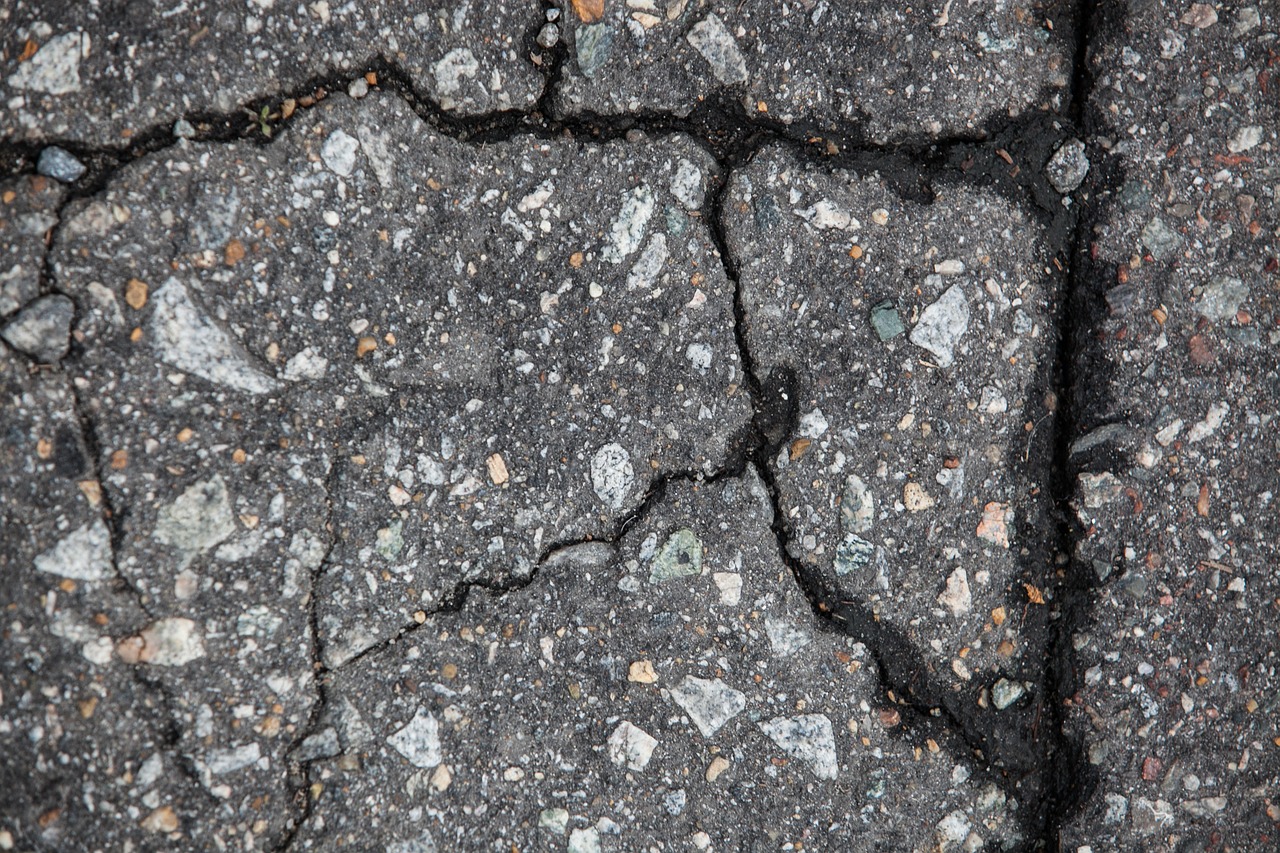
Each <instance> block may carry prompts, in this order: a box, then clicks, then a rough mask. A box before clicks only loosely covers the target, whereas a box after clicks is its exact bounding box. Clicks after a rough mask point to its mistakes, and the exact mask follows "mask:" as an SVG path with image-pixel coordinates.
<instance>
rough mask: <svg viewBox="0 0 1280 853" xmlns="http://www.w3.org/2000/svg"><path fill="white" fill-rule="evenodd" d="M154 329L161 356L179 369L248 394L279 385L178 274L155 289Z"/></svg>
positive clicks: (154, 337)
mask: <svg viewBox="0 0 1280 853" xmlns="http://www.w3.org/2000/svg"><path fill="white" fill-rule="evenodd" d="M151 332H152V335H151V337H152V339H153V341H154V346H155V347H156V349H157V350H158V351H159V355H160V359H161V360H162V361H164V362H165V363H166V364H171V365H173V366H174V367H176V368H178V369H179V370H182V371H185V372H187V373H192V374H194V375H196V376H199V377H200V378H202V379H207V380H209V381H210V382H213V383H214V384H217V385H225V386H226V387H228V388H233V389H235V390H237V391H244V392H246V393H249V394H267V393H270V392H272V391H275V390H276V389H277V388H278V387H279V385H280V383H278V382H277V381H276V380H275V379H272V378H271V377H269V376H267V375H266V374H264V373H262V372H261V371H259V370H258V369H257V368H255V367H254V366H253V365H252V364H251V363H250V362H249V359H248V356H247V355H246V354H245V353H244V351H243V349H242V348H241V346H240V345H239V344H238V343H237V342H236V341H235V340H234V339H232V337H231V335H229V334H227V332H226V331H224V330H223V329H222V328H221V327H219V326H218V325H216V324H215V323H214V322H213V320H211V319H210V318H209V317H208V316H206V315H205V314H204V312H203V311H201V310H200V309H199V308H198V307H197V306H196V304H195V302H194V301H193V300H192V299H191V294H190V293H188V292H187V287H186V285H184V284H183V283H182V282H180V281H178V279H176V278H170V279H168V280H167V281H165V283H164V284H163V285H161V286H160V289H159V290H157V291H156V293H155V312H154V313H153V314H152V315H151Z"/></svg>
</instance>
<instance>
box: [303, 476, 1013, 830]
mask: <svg viewBox="0 0 1280 853" xmlns="http://www.w3.org/2000/svg"><path fill="white" fill-rule="evenodd" d="M772 515H773V510H772V507H771V505H770V502H769V496H768V493H767V491H766V488H765V485H764V483H763V482H762V481H761V479H760V477H759V476H758V475H757V474H756V473H755V472H754V470H753V469H750V468H748V469H747V471H746V473H745V474H744V475H743V476H742V477H741V478H733V479H725V480H722V481H719V482H716V483H701V484H699V483H697V482H685V481H677V482H674V483H672V484H671V485H670V486H669V487H668V488H667V491H666V493H665V495H664V497H663V498H662V499H661V500H660V501H659V502H658V503H656V504H655V505H654V506H653V507H652V509H651V511H650V512H649V513H647V514H646V516H645V518H644V519H643V520H642V521H640V522H639V523H637V524H636V526H634V527H632V528H631V529H630V530H628V531H627V533H626V534H625V535H624V536H623V538H622V539H621V541H619V542H618V543H617V544H616V545H614V544H608V543H604V542H585V543H581V544H574V545H569V546H567V547H565V548H564V549H562V550H559V551H556V552H554V553H553V554H552V555H551V556H550V558H549V559H548V560H547V561H546V562H545V563H544V564H542V565H541V566H540V568H539V570H538V572H537V575H536V576H535V577H534V578H532V580H531V581H530V582H529V584H528V585H527V586H524V587H522V588H520V589H517V590H512V591H509V592H506V593H503V594H501V595H491V594H490V593H488V592H486V591H483V590H477V591H475V592H473V593H472V594H471V595H470V596H469V597H468V598H467V600H466V602H465V604H464V605H463V606H462V608H461V609H460V610H459V611H458V612H456V613H440V614H436V615H433V616H431V617H429V618H428V619H427V620H426V621H425V623H424V624H423V625H422V626H421V627H419V628H417V629H415V630H413V631H412V632H410V633H406V634H405V635H403V636H402V637H401V638H400V639H399V641H398V642H396V643H395V644H394V645H390V646H386V647H383V648H380V649H378V650H376V651H374V652H371V653H370V654H368V655H366V656H364V657H362V658H360V659H359V660H358V661H355V662H353V663H351V664H349V665H348V666H346V667H344V668H342V669H341V670H340V671H338V672H337V673H335V674H333V675H332V676H331V683H330V684H329V686H328V687H327V689H326V695H327V696H328V702H327V704H326V707H325V710H324V712H323V713H322V714H321V715H320V718H319V719H318V721H317V727H318V730H320V731H328V730H332V731H334V732H335V733H336V737H337V741H338V743H339V745H340V749H341V752H340V753H338V754H333V755H329V756H326V757H323V758H318V759H316V760H315V761H314V762H313V763H312V764H311V765H310V778H311V779H312V780H313V783H314V786H315V787H314V789H313V790H314V792H316V793H318V799H317V800H316V802H315V805H314V809H313V812H312V814H311V817H310V819H309V820H308V821H307V823H305V824H304V825H303V827H302V829H301V830H300V832H299V835H298V838H297V840H296V843H295V847H296V848H297V849H302V850H311V849H329V848H330V847H332V846H334V845H341V844H349V843H357V844H363V845H375V846H379V847H386V848H387V849H393V848H394V847H395V845H396V844H409V843H413V842H417V843H427V842H425V841H424V839H430V843H431V844H434V845H435V849H448V848H453V849H461V848H467V849H479V848H484V849H488V848H491V847H493V848H496V847H502V848H503V849H507V848H509V847H510V846H512V845H515V846H518V847H520V848H521V849H525V848H528V847H537V846H540V845H545V844H551V845H555V846H557V847H559V846H563V845H564V844H565V843H566V839H567V838H568V839H570V840H568V844H569V849H574V845H575V843H576V844H577V845H578V848H577V849H601V850H605V849H609V850H632V849H639V848H644V847H647V846H649V845H664V846H667V847H678V846H683V845H685V844H689V843H694V844H697V843H698V841H699V839H700V838H701V839H705V840H706V841H707V842H708V843H709V844H710V845H711V846H713V847H714V848H715V849H743V848H744V847H746V848H749V847H750V846H751V845H752V844H753V843H755V842H756V841H758V840H759V839H760V838H764V837H769V838H772V839H774V843H776V844H786V843H788V842H794V841H796V840H798V839H803V838H806V837H814V835H815V834H816V833H821V835H822V836H823V837H824V838H825V839H827V841H828V842H829V843H831V844H834V845H837V846H841V847H846V848H848V849H877V848H880V849H885V848H892V849H927V848H929V847H930V846H931V845H932V844H933V843H934V842H935V840H936V838H937V836H938V835H939V833H940V832H942V831H944V829H945V827H946V826H949V825H950V824H953V823H957V822H962V823H963V824H964V825H965V826H966V827H967V828H966V831H965V833H964V834H962V835H961V836H960V837H961V840H962V841H963V840H965V839H967V838H969V837H970V833H972V834H973V836H974V837H975V838H977V839H984V838H990V839H992V840H998V842H999V843H1016V841H1017V839H1019V838H1020V837H1021V832H1022V828H1021V826H1020V823H1019V820H1020V812H1019V803H1018V801H1017V799H1016V798H1015V797H1011V796H1009V795H1008V794H1007V793H1006V792H1005V790H1004V789H1003V788H1002V787H1000V786H999V785H998V784H997V783H996V780H994V779H992V778H991V777H990V776H988V775H987V774H986V773H985V772H984V771H982V770H981V769H980V768H979V767H978V766H977V764H976V763H975V762H974V761H973V760H972V759H971V758H970V757H969V753H968V750H967V749H966V747H965V745H964V744H963V742H962V741H960V740H959V739H958V738H957V737H955V736H954V734H952V733H950V732H949V731H947V730H946V729H945V728H943V727H941V726H938V725H936V724H933V723H930V722H928V721H927V720H918V719H917V720H916V722H917V723H918V725H917V724H913V726H912V727H911V728H909V729H906V728H905V725H904V721H903V717H904V714H905V715H910V712H909V711H906V710H905V709H904V710H903V711H899V708H898V706H897V705H895V704H894V703H893V702H892V701H890V700H888V699H886V698H885V696H884V695H883V693H882V691H881V690H880V688H879V686H878V685H877V683H876V681H877V679H876V674H875V666H874V662H873V660H872V659H871V657H870V655H869V652H868V650H867V648H866V647H865V646H863V645H862V644H860V643H858V642H855V641H854V640H853V639H852V638H850V637H848V636H845V635H842V634H840V633H837V632H832V631H827V630H824V629H823V627H822V625H821V622H820V621H819V620H818V618H817V617H816V616H815V615H814V613H813V612H812V610H811V609H810V607H809V605H808V602H807V601H806V600H805V598H804V596H803V595H802V594H801V592H800V589H799V587H798V586H797V585H796V584H795V582H794V580H793V578H792V577H791V573H790V571H789V570H788V569H787V568H786V566H785V565H784V564H783V563H782V561H781V560H780V559H779V557H778V553H777V547H776V540H775V539H774V537H773V534H772V532H771V530H770V523H771V520H772ZM676 534H680V535H682V537H683V538H684V539H686V540H687V541H688V542H689V543H690V547H696V548H697V549H698V551H699V554H700V560H701V563H700V569H699V571H698V572H696V573H693V574H689V575H683V576H680V577H677V578H669V579H666V580H654V579H652V578H651V575H650V567H651V566H652V564H653V563H654V561H655V560H657V559H659V555H660V553H661V551H662V547H663V543H664V542H666V541H668V540H669V539H670V537H672V536H673V535H676ZM774 624H776V625H778V626H785V627H786V629H787V630H788V631H790V632H791V633H793V634H794V635H795V638H794V639H792V640H790V641H789V642H788V643H786V644H782V645H779V643H778V642H777V639H776V633H777V631H776V630H775V629H774V628H772V627H770V626H771V625H774ZM797 648H803V649H804V653H803V654H798V653H795V649H797ZM902 815H910V818H909V819H908V820H902V819H900V818H901V816H902ZM948 821H949V822H950V823H948ZM573 838H576V839H577V841H576V842H575V841H573V840H571V839H573ZM970 843H975V842H973V841H971V842H970ZM976 843H979V844H980V843H981V841H977V842H976ZM597 844H598V845H599V846H598V847H596V846H595V845H597ZM704 846H705V845H704Z"/></svg>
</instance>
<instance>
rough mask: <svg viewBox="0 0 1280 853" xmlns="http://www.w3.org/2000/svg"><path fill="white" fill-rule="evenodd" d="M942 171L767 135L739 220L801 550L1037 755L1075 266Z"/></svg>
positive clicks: (758, 356) (1015, 215)
mask: <svg viewBox="0 0 1280 853" xmlns="http://www.w3.org/2000/svg"><path fill="white" fill-rule="evenodd" d="M935 189H936V192H937V198H936V199H935V200H934V201H933V203H932V204H923V203H919V202H914V201H910V200H907V199H904V198H902V197H899V196H898V195H896V194H895V193H894V191H893V190H892V189H890V188H889V187H888V186H886V185H885V183H884V182H883V181H881V180H880V179H879V177H878V176H877V175H874V174H871V175H865V176H858V175H854V174H851V173H847V172H839V171H836V172H832V171H829V170H827V169H825V168H823V167H820V166H815V165H807V164H805V163H803V162H801V161H798V160H797V159H795V158H794V157H793V156H791V155H790V154H788V153H786V152H784V151H783V150H780V149H766V150H765V151H763V152H761V153H760V154H759V155H758V156H757V157H756V158H755V160H754V161H753V162H752V163H751V164H750V165H749V167H748V168H746V169H744V170H742V171H740V172H737V173H735V174H734V176H733V179H732V183H731V186H730V188H729V195H728V197H727V199H726V203H725V209H726V212H727V222H726V230H727V234H728V239H729V246H730V251H731V253H732V255H733V258H734V260H735V262H736V264H737V265H738V269H739V275H740V277H741V282H742V302H743V309H744V314H745V329H746V340H747V343H748V347H749V349H750V351H751V352H752V354H753V357H754V359H755V364H756V372H757V373H758V374H759V376H760V377H761V381H762V383H763V385H764V386H765V393H766V394H767V395H775V396H776V395H779V394H784V393H785V395H786V398H785V399H786V405H788V406H790V407H792V417H793V423H792V424H791V425H790V432H788V433H786V434H785V435H780V436H778V437H779V438H781V439H783V441H782V444H781V447H780V449H779V451H778V453H777V455H776V456H775V458H774V459H773V460H772V461H771V464H772V468H773V471H774V473H775V477H776V479H777V483H778V488H779V493H780V495H779V497H780V501H781V509H782V512H783V516H784V525H785V527H786V529H787V530H788V532H789V548H790V551H791V556H792V557H794V558H795V559H797V560H799V561H801V563H802V564H803V565H804V566H805V567H806V570H807V571H810V572H814V573H816V574H817V575H818V576H819V577H820V578H821V580H822V583H823V585H824V586H825V587H826V588H827V589H828V590H830V591H834V592H835V593H836V594H838V595H839V596H843V597H846V598H851V599H854V600H856V601H858V602H859V603H861V604H862V605H864V606H865V607H866V608H868V609H869V610H870V611H871V612H873V613H874V614H876V615H877V617H878V619H880V620H881V621H883V622H884V623H885V624H886V625H888V626H889V628H890V630H891V631H893V632H896V633H897V634H899V635H900V636H901V637H902V638H903V639H905V640H906V642H907V643H908V644H909V646H910V647H911V648H912V649H913V653H912V656H913V657H914V658H918V659H923V660H925V661H927V664H928V666H927V669H928V673H927V682H928V683H926V682H919V683H916V684H915V687H914V689H915V690H917V691H919V696H920V698H921V699H923V700H924V701H926V702H929V703H930V704H934V703H936V702H938V701H940V699H939V698H937V696H938V694H939V691H938V690H937V689H936V687H937V686H939V685H942V686H945V689H944V690H942V691H941V695H942V696H945V697H947V698H946V699H945V701H946V702H947V703H948V704H949V705H950V706H951V707H954V708H956V709H958V713H960V714H961V715H963V716H969V715H972V714H986V715H991V714H995V715H998V716H997V717H996V718H993V719H991V720H990V722H989V723H988V726H989V727H991V728H992V730H993V731H992V735H993V737H996V738H997V739H1006V738H1007V739H1008V740H1009V743H1008V744H1007V745H1001V744H999V743H995V742H993V743H989V744H986V745H985V746H984V748H985V749H986V750H987V751H988V754H989V755H991V756H993V757H994V758H995V760H997V762H1001V761H1005V760H1009V761H1012V762H1014V763H1015V764H1021V763H1023V762H1027V761H1029V760H1031V755H1032V753H1033V752H1034V751H1033V750H1028V749H1026V748H1025V745H1024V744H1023V743H1022V739H1023V738H1026V737H1029V736H1030V732H1031V727H1030V725H1029V723H1030V720H1031V719H1032V717H1033V716H1034V715H1035V714H1036V713H1038V709H1039V707H1040V705H1041V703H1042V702H1043V701H1044V695H1043V692H1042V685H1041V684H1040V678H1041V675H1042V673H1041V667H1042V643H1043V634H1042V628H1043V625H1044V621H1045V610H1046V607H1045V600H1044V599H1043V598H1042V597H1041V596H1043V595H1044V594H1045V593H1044V587H1045V586H1046V583H1045V580H1044V578H1045V577H1046V575H1047V569H1048V566H1047V565H1046V556H1047V555H1046V548H1047V546H1048V544H1049V543H1047V542H1046V539H1045V536H1044V529H1045V525H1044V512H1043V511H1044V504H1045V497H1044V495H1043V490H1044V487H1045V485H1046V483H1045V482H1044V480H1043V479H1042V478H1043V471H1044V469H1043V467H1041V466H1042V464H1043V463H1042V461H1041V460H1043V455H1044V450H1045V449H1046V446H1045V442H1046V440H1047V436H1048V434H1049V431H1048V430H1047V429H1046V430H1045V431H1044V432H1043V433H1042V434H1041V436H1040V441H1039V443H1038V444H1037V436H1036V435H1035V434H1034V430H1035V425H1036V424H1037V423H1043V422H1044V420H1045V419H1046V418H1048V417H1049V416H1050V412H1049V411H1048V410H1047V408H1046V405H1047V403H1046V400H1045V398H1044V393H1043V387H1044V378H1045V373H1046V371H1047V369H1048V367H1049V363H1050V362H1051V361H1052V357H1051V354H1052V349H1053V346H1054V340H1053V334H1052V327H1051V323H1052V321H1053V314H1054V310H1055V309H1054V302H1055V299H1056V288H1057V285H1058V277H1057V276H1054V275H1052V274H1050V272H1049V270H1050V269H1051V268H1050V267H1049V259H1048V258H1047V257H1046V247H1045V245H1044V242H1043V240H1042V231H1041V229H1040V227H1039V226H1038V225H1037V224H1036V223H1035V221H1034V220H1032V219H1031V218H1029V217H1028V215H1027V214H1026V213H1025V212H1024V211H1022V210H1021V209H1019V208H1018V207H1017V206H1016V205H1013V204H1011V203H1009V202H1008V201H1005V200H1003V199H1001V198H999V197H998V196H995V195H994V194H992V193H989V192H985V191H980V190H973V189H970V188H966V187H961V186H952V185H945V186H939V187H936V188H935ZM1028 584H1030V587H1028ZM1002 679H1003V680H1004V681H1005V684H1002V685H1000V687H999V688H996V684H997V682H999V681H1001V680H1002ZM913 680H914V679H913ZM930 683H931V684H932V685H933V686H934V688H935V689H931V688H930V686H929V685H930ZM993 689H998V691H999V696H995V697H993V695H992V690H993ZM997 699H998V701H996V700H997ZM1006 700H1007V701H1006Z"/></svg>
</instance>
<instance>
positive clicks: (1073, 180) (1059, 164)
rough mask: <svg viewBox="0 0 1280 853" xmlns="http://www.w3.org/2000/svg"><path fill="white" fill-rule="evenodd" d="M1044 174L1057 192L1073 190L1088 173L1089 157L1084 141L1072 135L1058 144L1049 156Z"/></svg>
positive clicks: (1065, 192)
mask: <svg viewBox="0 0 1280 853" xmlns="http://www.w3.org/2000/svg"><path fill="white" fill-rule="evenodd" d="M1045 174H1046V175H1047V176H1048V178H1049V183H1050V184H1052V185H1053V188H1054V189H1055V190H1057V191H1058V192H1060V193H1062V194H1063V195H1066V194H1067V193H1070V192H1074V191H1075V190H1076V188H1077V187H1079V186H1080V185H1081V184H1082V183H1084V179H1085V176H1086V175H1088V174H1089V158H1088V156H1087V155H1086V154H1085V146H1084V143H1083V142H1081V141H1080V140H1079V139H1076V138H1074V137H1072V138H1071V139H1068V140H1067V141H1066V142H1064V143H1062V144H1061V145H1059V146H1058V150H1057V151H1054V152H1053V156H1052V157H1050V158H1049V165H1048V166H1046V167H1045Z"/></svg>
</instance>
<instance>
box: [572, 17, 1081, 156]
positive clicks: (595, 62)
mask: <svg viewBox="0 0 1280 853" xmlns="http://www.w3.org/2000/svg"><path fill="white" fill-rule="evenodd" d="M601 6H603V15H602V16H599V17H597V16H596V15H595V14H593V13H592V11H593V7H597V8H598V7H601ZM573 8H575V9H577V10H579V13H578V14H573V13H568V14H566V15H565V16H564V21H565V39H566V42H567V46H568V54H569V58H568V60H567V61H566V63H565V65H564V71H563V77H562V80H561V84H560V86H559V87H558V88H557V89H556V91H555V92H554V93H553V95H554V104H555V107H556V109H557V110H558V111H559V112H560V113H562V114H566V115H576V114H597V115H619V114H626V113H637V112H652V111H662V112H673V113H676V114H678V115H686V114H688V113H689V112H691V111H692V110H694V109H695V108H696V107H697V106H698V105H699V104H700V103H701V102H702V101H704V100H705V99H707V98H719V97H726V98H729V99H731V100H735V101H738V102H740V103H741V105H742V107H743V109H745V111H746V113H747V114H748V115H756V116H759V117H761V118H768V119H773V120H776V121H781V122H783V123H784V124H795V125H796V126H797V127H799V128H801V129H802V131H808V130H811V129H813V130H818V131H829V130H835V131H839V132H849V131H852V132H854V133H856V134H858V135H859V136H862V137H863V138H866V139H868V140H870V141H874V142H878V143H886V142H899V141H905V140H923V139H929V138H937V137H940V136H957V135H962V136H981V135H983V133H984V131H985V130H986V129H988V128H991V127H993V126H997V125H999V124H1001V123H1002V122H1006V121H1008V119H1009V118H1010V117H1011V116H1016V115H1019V114H1021V113H1023V112H1026V111H1028V110H1032V109H1037V108H1044V109H1058V108H1061V107H1062V106H1063V103H1064V101H1065V99H1066V98H1067V97H1068V94H1067V85H1068V83H1069V82H1070V77H1071V41H1070V36H1069V33H1070V32H1071V31H1072V11H1073V10H1072V9H1071V7H1070V6H1069V5H1067V4H1059V5H1057V6H1054V7H1052V8H1044V6H1043V4H1031V5H1030V6H1013V5H1005V4H988V3H982V4H977V5H974V4H971V3H970V4H965V3H954V4H953V3H945V4H942V3H939V4H925V5H921V6H914V7H910V8H908V7H904V5H903V4H902V3H898V2H890V1H889V0H877V2H870V3H836V2H826V0H823V2H816V3H815V2H811V0H802V1H801V2H794V0H788V2H782V3H779V2H775V0H746V2H706V0H628V2H626V3H622V2H616V3H614V2H610V3H605V4H600V3H591V2H582V3H574V4H573Z"/></svg>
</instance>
